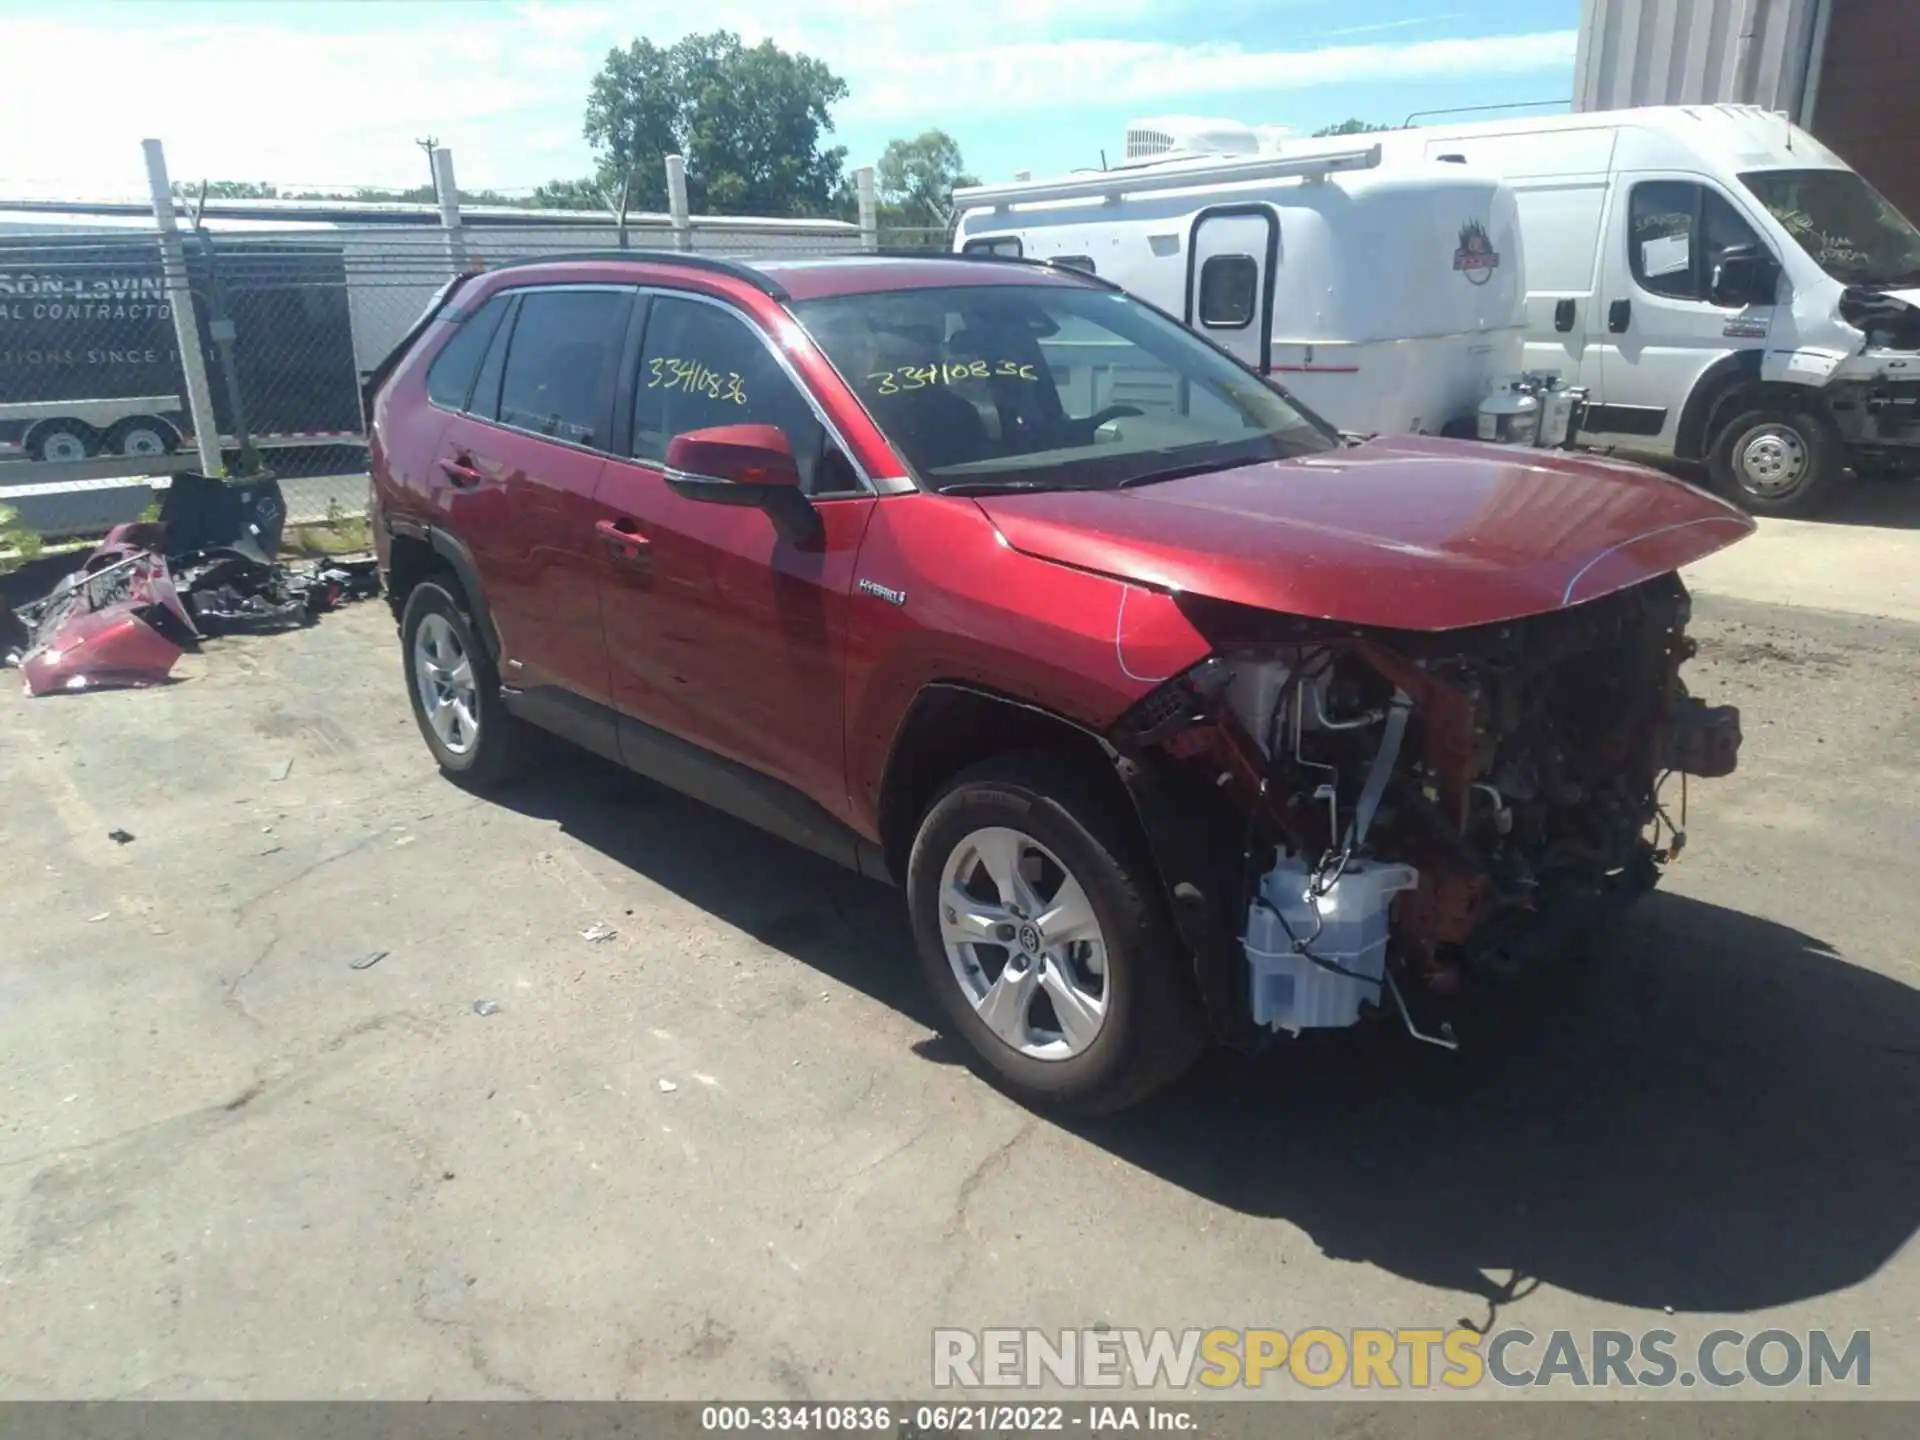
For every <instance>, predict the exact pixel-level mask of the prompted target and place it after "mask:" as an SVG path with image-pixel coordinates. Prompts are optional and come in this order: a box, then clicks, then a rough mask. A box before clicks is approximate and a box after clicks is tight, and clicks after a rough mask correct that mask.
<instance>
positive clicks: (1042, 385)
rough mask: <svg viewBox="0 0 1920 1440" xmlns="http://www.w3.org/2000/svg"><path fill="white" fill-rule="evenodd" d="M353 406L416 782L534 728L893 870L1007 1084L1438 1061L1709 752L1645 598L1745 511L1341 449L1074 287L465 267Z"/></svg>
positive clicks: (1406, 449) (1645, 880) (492, 753)
mask: <svg viewBox="0 0 1920 1440" xmlns="http://www.w3.org/2000/svg"><path fill="white" fill-rule="evenodd" d="M369 401H370V406H371V415H372V427H371V430H372V467H373V476H374V493H375V507H374V521H375V524H374V528H375V533H376V535H377V537H378V544H379V549H380V555H381V560H382V564H383V566H384V568H385V573H386V577H387V580H388V585H389V589H388V593H389V594H390V595H391V596H392V599H393V604H394V606H395V608H396V612H397V614H398V617H399V621H400V637H401V645H402V649H403V653H404V656H405V663H406V676H407V686H408V691H409V694H410V696H411V699H412V703H413V707H414V712H415V714H416V716H417V717H418V719H419V722H420V731H421V734H422V736H423V737H424V738H425V740H426V743H427V745H428V747H429V748H430V749H431V750H432V752H433V755H434V758H435V760H437V761H438V763H439V764H440V766H441V768H442V769H443V770H445V771H446V772H448V773H449V774H451V775H452V776H454V777H456V778H458V779H460V780H462V781H464V782H467V783H470V784H474V785H482V786H483V785H487V784H491V783H494V782H497V781H500V780H502V779H504V778H505V777H506V776H507V775H508V774H509V773H510V772H511V770H512V769H513V767H514V764H515V762H516V760H517V759H518V758H519V757H520V754H521V750H522V742H523V740H524V739H525V738H526V736H525V731H526V728H527V727H528V726H530V725H531V726H538V727H541V728H543V729H546V730H550V731H553V732H556V733H558V734H559V735H561V736H564V737H566V738H567V739H569V740H572V741H574V742H576V743H578V744H580V745H583V746H585V747H586V748H588V749H590V750H594V751H597V752H598V753H599V754H601V755H604V756H606V757H608V758H610V759H612V760H615V761H617V762H619V763H621V764H623V765H626V766H629V767H631V768H633V769H635V770H637V771H641V772H644V773H645V774H647V775H650V776H653V777H655V778H656V779H659V780H661V781H664V782H665V783H667V784H668V785H671V786H674V787H677V788H679V789H681V790H683V791H685V792H686V793H688V794H690V795H693V796H696V797H698V798H700V799H702V800H705V801H708V802H710V803H711V804H714V805H716V806H719V807H720V808H722V809H725V810H728V811H730V812H732V813H733V814H735V815H738V816H741V817H743V818H745V819H747V820H749V821H751V822H753V823H755V824H757V825H761V826H764V827H765V828H767V829H769V830H771V831H774V832H775V833H777V834H779V835H783V836H786V837H788V838H790V839H792V840H795V841H797V842H799V843H800V844H802V845H805V846H808V847H810V848H811V849H814V850H817V851H820V852H822V853H824V854H827V855H830V856H832V857H833V858H835V859H836V860H839V861H841V862H843V863H845V864H847V865H849V866H853V867H855V868H857V869H859V870H860V871H862V872H864V873H866V874H869V875H872V876H874V877H876V878H885V879H892V880H894V881H896V882H898V883H900V884H902V885H903V886H904V887H905V889H906V892H907V903H908V905H909V907H910V910H911V913H912V920H913V927H914V933H915V936H916V938H917V942H918V948H919V951H920V959H921V962H922V964H923V966H924V967H925V971H926V974H927V978H928V979H929V981H930V982H931V984H932V985H933V987H934V988H935V990H936V991H937V992H938V993H939V995H940V998H941V1000H942V1002H943V1003H944V1005H945V1008H946V1010H947V1011H948V1012H949V1013H950V1015H951V1017H952V1020H953V1024H954V1026H955V1027H956V1028H957V1029H958V1030H959V1031H960V1033H961V1034H962V1035H964V1036H965V1038H966V1039H967V1040H968V1041H969V1042H970V1044H971V1046H972V1048H973V1049H974V1051H975V1052H976V1053H977V1055H978V1056H979V1058H980V1059H981V1060H983V1061H984V1062H985V1063H986V1065H987V1066H988V1067H990V1070H991V1072H992V1073H993V1074H995V1075H996V1076H997V1077H998V1079H999V1080H1000V1081H1001V1083H1003V1084H1004V1085H1006V1086H1007V1087H1008V1088H1010V1089H1011V1090H1013V1091H1014V1092H1015V1093H1017V1094H1019V1095H1021V1096H1022V1097H1024V1098H1026V1099H1028V1100H1045V1101H1051V1102H1055V1103H1060V1104H1064V1105H1071V1106H1076V1107H1079V1108H1083V1109H1102V1108H1112V1107H1115V1106H1118V1105H1122V1104H1126V1103H1128V1102H1130V1101H1132V1100H1134V1099H1137V1098H1139V1097H1141V1096H1142V1095H1144V1094H1146V1093H1147V1092H1148V1091H1149V1090H1151V1089H1153V1088H1154V1087H1156V1086H1157V1085H1159V1084H1161V1083H1163V1082H1165V1081H1166V1080H1168V1079H1169V1078H1171V1077H1172V1076H1173V1075H1175V1074H1176V1073H1178V1071H1179V1070H1180V1069H1181V1068H1182V1067H1183V1066H1184V1065H1185V1064H1186V1063H1187V1062H1188V1061H1189V1060H1190V1059H1191V1058H1192V1057H1193V1056H1194V1055H1195V1054H1196V1053H1197V1051H1198V1050H1199V1049H1200V1048H1201V1046H1202V1045H1203V1044H1204V1043H1205V1042H1206V1041H1207V1040H1208V1039H1209V1038H1210V1037H1211V1038H1214V1039H1224V1040H1228V1041H1233V1042H1244V1041H1249V1040H1254V1039H1259V1038H1263V1037H1267V1036H1271V1035H1273V1034H1275V1033H1295V1034H1297V1033H1299V1032H1300V1031H1301V1030H1304V1029H1310V1028H1325V1027H1338V1026H1344V1025H1349V1024H1352V1023H1354V1022H1355V1021H1357V1020H1360V1019H1362V1018H1365V1017H1368V1016H1374V1015H1380V1016H1385V1017H1387V1018H1388V1019H1389V1020H1390V1021H1391V1022H1392V1023H1395V1024H1398V1025H1404V1027H1405V1028H1406V1029H1407V1030H1408V1031H1409V1032H1411V1033H1412V1034H1414V1035H1415V1036H1417V1037H1420V1038H1423V1039H1430V1040H1435V1041H1438V1042H1439V1043H1442V1044H1452V1043H1453V1040H1452V1038H1451V1035H1450V1033H1449V1031H1448V1029H1447V1020H1446V1018H1445V1017H1446V1016H1447V1015H1448V1014H1450V1013H1451V1012H1452V1011H1453V1009H1454V1008H1455V1007H1457V1006H1459V1005H1460V1004H1462V1003H1463V1002H1462V1000H1461V998H1460V997H1461V996H1462V995H1465V994H1470V993H1471V992H1472V991H1473V990H1474V989H1475V988H1476V986H1477V985H1478V984H1479V983H1480V981H1481V980H1482V978H1483V977H1487V976H1494V975H1500V974H1503V973H1509V972H1513V971H1524V970H1527V969H1530V968H1534V967H1537V966H1540V965H1542V964H1544V963H1546V961H1547V960H1548V959H1549V958H1551V957H1552V956H1554V955H1555V954H1557V953H1559V952H1563V951H1565V950H1567V949H1568V948H1569V947H1570V946H1572V945H1573V944H1575V943H1576V942H1578V941H1580V940H1581V939H1582V938H1584V937H1585V936H1587V935H1588V934H1589V933H1591V931H1592V929H1593V927H1594V925H1595V923H1596V922H1597V921H1598V920H1599V919H1600V918H1602V917H1603V916H1604V915H1606V914H1609V913H1611V912H1612V911H1614V910H1615V909H1617V908H1618V907H1619V906H1620V905H1621V904H1622V903H1624V902H1625V901H1627V900H1630V899H1631V898H1633V897H1634V896H1636V895H1638V894H1640V893H1642V892H1643V891H1645V890H1646V889H1647V888H1648V887H1649V886H1650V885H1651V884H1652V883H1653V881H1654V879H1655V877H1656V875H1657V873H1658V870H1659V868H1660V866H1661V864H1662V863H1663V862H1664V861H1665V860H1666V859H1667V858H1668V857H1669V856H1670V855H1671V854H1672V853H1673V852H1674V851H1675V850H1677V849H1678V846H1679V843H1680V837H1679V836H1678V835H1677V834H1675V833H1674V832H1673V830H1672V827H1671V825H1670V824H1668V823H1667V815H1668V813H1669V811H1668V808H1667V807H1666V806H1665V805H1663V800H1662V795H1661V788H1660V787H1661V784H1662V782H1663V781H1664V780H1665V779H1666V777H1667V776H1669V775H1670V774H1672V773H1673V772H1682V773H1691V774H1694V775H1718V774H1725V773H1727V772H1728V771H1730V770H1731V769H1732V768H1733V762H1734V755H1735V751H1736V749H1737V747H1738V744H1739V722H1738V715H1737V713H1736V712H1734V711H1732V710H1731V709H1728V708H1718V709H1715V708H1709V707H1707V706H1705V705H1703V704H1702V703H1701V702H1699V701H1696V700H1692V699H1689V698H1688V696H1687V693H1686V690H1685V688H1684V686H1683V685H1682V684H1681V682H1680V680H1679V678H1678V670H1679V668H1680V666H1681V664H1682V662H1683V661H1684V660H1685V659H1686V657H1687V656H1688V654H1689V653H1690V642H1688V641H1687V640H1686V639H1685V638H1684V635H1683V631H1684V627H1685V624H1686V621H1687V611H1688V602H1687V595H1686V591H1685V590H1684V588H1683V587H1682V586H1681V584H1680V581H1679V578H1678V576H1677V575H1676V573H1675V571H1676V569H1677V567H1679V566H1680V565H1682V564H1684V563H1686V562H1689V561H1692V560H1694V559H1697V558H1698V557H1700V556H1702V555H1705V554H1707V553H1709V552H1711V551H1713V550H1716V549H1719V548H1720V547H1722V546H1724V545H1726V544H1728V543H1730V542H1731V541H1734V540H1737V539H1739V538H1740V537H1742V536H1743V535H1745V534H1747V533H1748V531H1749V530H1750V529H1751V522H1750V521H1748V520H1747V519H1746V517H1744V516H1743V515H1741V514H1740V513H1739V512H1738V511H1736V510H1734V509H1733V508H1732V507H1730V506H1728V505H1725V504H1723V503H1722V502H1720V501H1719V500H1716V499H1714V498H1712V497H1710V496H1708V495H1706V494H1704V493H1702V492H1701V491H1698V490H1696V489H1693V488H1691V487H1690V486H1687V485H1684V484H1681V483H1680V482H1678V481H1675V480H1672V479H1668V478H1666V477H1664V476H1661V475H1658V474H1655V473H1653V472H1651V471H1648V470H1644V469H1641V468H1638V467H1635V466H1629V465H1624V464H1617V463H1613V462H1610V461H1606V460H1598V459H1586V458H1574V457H1570V456H1565V455H1559V454H1553V453H1548V452H1543V451H1539V450H1509V449H1501V448H1495V447H1490V446H1480V445H1475V444H1471V443H1464V442H1456V441H1445V440H1438V439H1431V438H1426V437H1415V438H1402V439H1368V440H1358V439H1355V438H1353V437H1346V436H1342V435H1340V434H1338V433H1336V432H1335V431H1333V430H1332V429H1330V428H1329V427H1328V426H1327V425H1326V424H1325V423H1324V422H1322V421H1321V420H1319V419H1318V418H1317V417H1315V416H1314V415H1312V414H1310V413H1309V412H1308V411H1307V410H1305V409H1304V408H1303V407H1302V406H1301V405H1299V404H1298V403H1297V402H1296V401H1294V400H1292V399H1291V398H1290V397H1289V396H1288V395H1287V394H1286V392H1285V391H1284V390H1282V389H1280V388H1279V387H1278V386H1276V385H1274V384H1273V383H1272V382H1271V381H1269V380H1268V379H1267V378H1266V377H1265V376H1264V375H1262V374H1260V373H1258V372H1256V371H1254V370H1250V369H1248V368H1246V367H1244V366H1243V365H1241V364H1240V363H1239V362H1238V361H1236V360H1234V359H1233V358H1231V357H1229V356H1227V355H1226V354H1224V353H1222V352H1221V351H1220V350H1218V349H1216V348H1215V347H1213V346H1212V345H1210V344H1209V343H1207V342H1206V341H1205V340H1203V339H1200V338H1199V337H1197V336H1196V335H1194V334H1193V333H1192V332H1190V331H1188V330H1186V329H1185V328H1183V327H1182V326H1181V325H1180V324H1179V323H1177V322H1176V321H1175V320H1173V319H1172V318H1171V317H1169V316H1167V315H1165V314H1163V313H1161V312H1160V311H1158V310H1156V309H1154V308H1153V307H1151V306H1149V305H1146V304H1144V303H1142V302H1140V301H1138V300H1136V299H1133V298H1131V297H1129V296H1127V295H1126V294H1123V293H1121V292H1120V291H1119V290H1117V289H1115V288H1114V287H1112V286H1110V285H1108V284H1106V283H1104V282H1102V281H1100V280H1098V279H1096V278H1094V277H1092V276H1090V275H1087V274H1085V273H1082V272H1080V271H1077V270H1066V269H1054V268H1050V267H1047V266H1043V265H1037V264H1030V263H1021V262H1010V261H1005V260H997V259H986V258H981V259H970V258H963V257H942V258H925V259H907V258H892V257H879V256H869V257H860V258H854V259H836V260H811V261H801V260H794V261H779V262H769V263H762V264H758V265H754V266H752V267H748V266H745V265H739V264H733V263H729V262H724V261H720V260H715V259H707V258H701V257H696V256H691V255H650V254H636V253H633V252H627V253H624V254H619V255H606V256H581V257H576V258H571V259H566V260H545V261H541V262H538V263H530V264H520V265H510V266H507V267H504V268H501V269H498V270H494V271H491V272H488V273H486V274H482V275H475V276H472V277H469V278H467V279H465V280H464V281H463V282H461V283H457V284H456V285H455V286H453V287H450V289H449V291H448V292H447V293H446V294H445V295H444V296H443V297H442V298H441V300H440V301H439V302H438V304H437V305H436V307H435V308H434V309H432V310H431V311H430V312H429V314H428V315H427V316H425V317H423V319H422V321H421V322H420V324H419V325H418V326H417V327H416V329H415V331H414V333H413V334H412V335H411V336H410V337H409V339H408V341H407V343H406V344H405V345H403V346H402V347H401V350H400V351H399V352H398V353H397V354H396V355H395V356H394V357H393V358H392V359H391V360H390V361H389V362H388V363H387V364H386V365H384V366H383V367H382V368H381V370H380V371H378V372H376V374H375V375H374V377H373V380H372V382H371V384H370V388H369ZM1683 783H1684V782H1683ZM1675 808H1677V807H1675Z"/></svg>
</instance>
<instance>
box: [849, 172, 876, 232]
mask: <svg viewBox="0 0 1920 1440" xmlns="http://www.w3.org/2000/svg"><path fill="white" fill-rule="evenodd" d="M853 185H854V189H855V190H856V191H857V192H858V193H859V196H860V248H861V249H862V250H878V249H879V248H880V204H879V201H878V200H877V199H876V198H875V196H874V193H873V167H872V166H871V165H862V166H861V167H860V168H859V169H858V170H856V171H854V172H853Z"/></svg>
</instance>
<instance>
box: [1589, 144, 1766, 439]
mask: <svg viewBox="0 0 1920 1440" xmlns="http://www.w3.org/2000/svg"><path fill="white" fill-rule="evenodd" d="M1607 233H1608V235H1609V240H1608V244H1607V246H1606V254H1605V259H1604V262H1603V263H1604V267H1605V268H1604V270H1603V274H1604V275H1605V277H1606V278H1605V282H1604V284H1603V286H1602V300H1603V303H1602V304H1601V305H1599V306H1596V307H1595V311H1596V312H1597V313H1596V314H1595V315H1594V316H1593V319H1592V322H1591V323H1590V324H1589V326H1588V344H1589V346H1590V347H1591V348H1592V349H1597V350H1598V352H1599V358H1600V367H1599V368H1600V394H1599V395H1598V397H1597V398H1598V399H1599V401H1600V403H1599V404H1598V405H1595V406H1592V407H1590V408H1589V409H1588V411H1587V417H1586V420H1585V421H1584V422H1583V426H1582V430H1581V434H1582V438H1588V437H1591V438H1592V439H1594V440H1595V441H1598V442H1601V443H1611V444H1616V445H1619V446H1620V447H1622V448H1625V449H1635V450H1642V451H1645V452H1647V453H1649V454H1656V455H1664V454H1668V453H1670V452H1671V451H1672V450H1673V448H1674V439H1675V436H1676V433H1677V431H1678V429H1679V424H1680V414H1681V411H1682V410H1683V409H1684V407H1685V405H1686V403H1687V397H1688V396H1689V395H1690V394H1692V393H1693V388H1694V385H1695V384H1696V383H1697V382H1698V381H1699V379H1700V377H1701V375H1702V374H1703V373H1704V372H1705V371H1706V369H1707V367H1708V366H1710V365H1712V364H1713V363H1714V362H1715V361H1716V360H1719V359H1720V358H1721V357H1723V356H1725V355H1728V354H1730V353H1732V352H1733V351H1736V350H1743V349H1758V350H1764V349H1765V348H1766V345H1767V336H1768V334H1769V333H1770V332H1771V330H1772V328H1773V312H1774V306H1773V305H1771V304H1765V305H1749V306H1729V305H1718V304H1715V303H1714V301H1713V299H1712V297H1711V290H1712V284H1713V271H1714V267H1715V265H1716V264H1718V263H1719V260H1720V258H1721V256H1723V255H1724V254H1725V253H1726V252H1727V250H1728V249H1730V248H1732V247H1733V246H1736V245H1750V246H1753V247H1755V248H1756V249H1757V250H1758V251H1759V252H1760V253H1763V254H1766V253H1771V248H1770V247H1769V246H1767V245H1766V243H1765V242H1764V241H1762V240H1761V239H1760V237H1759V235H1758V234H1757V233H1756V231H1755V228H1754V226H1753V225H1752V224H1751V223H1750V222H1749V221H1748V219H1747V217H1746V215H1745V214H1744V212H1743V210H1742V208H1741V207H1740V206H1739V205H1737V204H1736V203H1735V202H1734V201H1733V200H1731V199H1730V198H1729V197H1728V196H1727V195H1726V194H1725V193H1724V192H1723V191H1721V190H1720V189H1719V188H1718V187H1717V186H1715V185H1713V184H1711V183H1705V182H1702V181H1701V180H1700V179H1699V178H1698V177H1697V176H1691V175H1677V174H1676V175H1659V174H1649V173H1638V174H1626V175H1622V176H1621V177H1620V183H1619V185H1618V186H1617V187H1616V189H1615V191H1614V196H1613V204H1612V213H1611V215H1610V216H1609V219H1608V225H1607ZM1776 258H1777V257H1776Z"/></svg>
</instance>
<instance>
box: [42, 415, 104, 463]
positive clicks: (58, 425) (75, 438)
mask: <svg viewBox="0 0 1920 1440" xmlns="http://www.w3.org/2000/svg"><path fill="white" fill-rule="evenodd" d="M99 449H100V435H99V432H98V431H96V430H94V429H93V428H92V427H91V426H88V425H82V424H79V423H78V422H77V421H72V420H56V421H55V422H54V423H53V424H51V425H42V426H41V427H40V428H39V429H38V430H35V431H34V432H33V438H32V439H31V440H30V441H28V442H27V452H28V453H29V454H30V455H32V456H33V458H34V459H36V460H44V461H47V462H48V463H50V464H55V465H70V464H72V463H73V462H74V461H75V460H85V459H86V458H87V457H88V456H90V455H93V454H95V453H96V452H97V451H98V450H99Z"/></svg>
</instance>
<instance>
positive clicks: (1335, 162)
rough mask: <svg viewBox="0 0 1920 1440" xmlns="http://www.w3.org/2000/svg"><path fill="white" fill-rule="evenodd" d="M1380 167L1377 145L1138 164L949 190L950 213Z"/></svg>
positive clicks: (1315, 176)
mask: <svg viewBox="0 0 1920 1440" xmlns="http://www.w3.org/2000/svg"><path fill="white" fill-rule="evenodd" d="M1379 163H1380V146H1379V144H1378V142H1375V143H1374V144H1372V145H1369V146H1367V147H1366V148H1365V149H1362V150H1340V151H1336V152H1334V153H1332V154H1329V155H1250V156H1247V157H1245V158H1243V159H1221V158H1219V157H1217V156H1210V157H1207V158H1205V159H1202V160H1181V161H1173V162H1169V163H1167V164H1164V165H1142V166H1138V167H1135V168H1131V169H1127V170H1103V171H1101V172H1099V173H1098V174H1095V175H1087V176H1083V177H1080V178H1077V179H1071V180H1021V181H1016V182H1015V183H1014V184H1011V185H969V186H965V187H963V188H961V189H958V190H955V191H954V192H953V204H954V208H955V209H959V210H969V209H981V208H989V207H990V208H992V209H995V210H1006V209H1010V208H1012V207H1013V206H1015V205H1035V204H1039V203H1041V202H1043V201H1047V200H1101V201H1106V202H1112V201H1115V200H1118V199H1119V198H1120V197H1121V196H1122V195H1136V194H1141V193H1144V192H1147V191H1153V190H1180V189H1187V188H1190V187H1193V186H1196V185H1227V184H1235V183H1239V182H1243V181H1247V180H1279V179H1285V178H1288V177H1291V176H1300V177H1303V178H1317V177H1320V176H1325V175H1330V174H1333V173H1334V172H1336V171H1341V170H1371V169H1373V168H1374V167H1375V166H1377V165H1378V164H1379Z"/></svg>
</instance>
